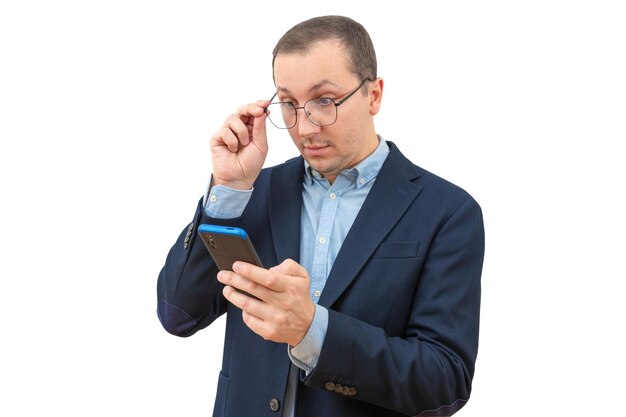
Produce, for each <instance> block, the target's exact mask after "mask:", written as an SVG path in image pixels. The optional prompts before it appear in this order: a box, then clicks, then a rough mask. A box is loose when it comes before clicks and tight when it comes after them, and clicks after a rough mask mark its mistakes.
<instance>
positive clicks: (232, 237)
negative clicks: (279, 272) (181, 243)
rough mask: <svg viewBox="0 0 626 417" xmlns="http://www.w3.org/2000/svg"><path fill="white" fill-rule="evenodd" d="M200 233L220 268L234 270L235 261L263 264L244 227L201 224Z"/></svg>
mask: <svg viewBox="0 0 626 417" xmlns="http://www.w3.org/2000/svg"><path fill="white" fill-rule="evenodd" d="M198 233H199V234H200V238H201V239H202V241H203V242H204V244H205V246H206V248H207V249H208V250H209V253H210V254H211V256H212V257H213V260H214V261H215V263H216V264H217V267H218V268H219V269H220V270H227V271H232V270H233V263H234V262H235V261H244V262H248V263H251V264H254V265H257V266H260V267H262V266H263V264H262V263H261V260H260V259H259V255H257V253H256V250H255V249H254V246H253V245H252V242H251V241H250V238H249V237H248V233H246V231H245V230H243V229H242V228H240V227H232V226H218V225H215V224H201V225H200V226H199V227H198Z"/></svg>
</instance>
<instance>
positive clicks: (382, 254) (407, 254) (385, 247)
mask: <svg viewBox="0 0 626 417" xmlns="http://www.w3.org/2000/svg"><path fill="white" fill-rule="evenodd" d="M418 247H419V242H384V243H382V244H381V245H380V246H379V247H378V249H376V252H374V255H372V257H373V258H416V257H417V249H418Z"/></svg>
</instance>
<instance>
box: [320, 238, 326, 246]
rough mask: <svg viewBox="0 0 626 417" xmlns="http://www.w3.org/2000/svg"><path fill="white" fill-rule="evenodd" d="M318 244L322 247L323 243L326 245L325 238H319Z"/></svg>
mask: <svg viewBox="0 0 626 417" xmlns="http://www.w3.org/2000/svg"><path fill="white" fill-rule="evenodd" d="M319 242H320V243H321V244H322V245H323V244H324V243H326V238H325V237H320V240H319Z"/></svg>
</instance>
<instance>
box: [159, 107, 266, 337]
mask: <svg viewBox="0 0 626 417" xmlns="http://www.w3.org/2000/svg"><path fill="white" fill-rule="evenodd" d="M262 105H267V102H265V101H259V102H257V103H256V104H249V105H246V106H242V107H240V108H239V109H238V110H237V113H236V114H233V115H231V116H229V117H228V118H227V119H226V121H225V122H224V125H223V126H222V128H221V129H220V130H219V131H218V132H217V133H215V134H214V135H213V136H212V137H211V156H212V161H213V176H212V185H214V186H215V192H214V193H211V194H210V196H209V199H208V200H209V201H208V202H207V204H208V207H206V211H205V207H203V202H202V201H201V202H200V203H199V204H198V207H197V209H196V213H195V215H194V218H193V220H192V222H191V223H190V224H189V225H188V227H186V228H185V230H183V232H182V233H181V235H180V236H179V238H178V240H177V242H176V243H175V244H174V246H173V247H172V249H171V250H170V252H169V254H168V256H167V259H166V262H165V265H164V267H163V269H162V270H161V273H160V274H159V279H158V283H157V297H158V304H157V313H158V316H159V320H160V321H161V323H162V325H163V327H164V328H165V329H166V330H167V331H168V332H170V333H172V334H175V335H178V336H190V335H192V334H194V333H195V332H196V331H198V330H199V329H202V328H204V327H206V326H208V325H209V324H210V323H212V322H213V320H215V319H216V318H217V317H218V316H219V315H221V314H222V313H224V311H225V310H226V306H227V302H226V300H225V299H224V297H223V296H222V288H223V286H222V285H221V284H220V283H219V282H218V281H217V280H216V275H217V272H218V271H217V267H216V266H215V264H214V262H213V260H212V259H211V257H210V256H209V255H208V253H207V250H206V248H205V247H204V244H203V243H202V242H201V240H200V238H199V237H198V235H197V228H198V226H199V225H200V224H201V223H214V224H227V225H237V224H238V222H239V221H240V220H241V219H240V218H233V219H230V220H228V221H225V220H221V218H226V217H236V216H240V215H241V212H242V210H238V211H237V212H236V213H235V214H234V215H233V216H228V213H229V212H231V209H232V206H233V205H232V204H230V205H229V204H228V199H230V200H231V201H232V200H233V196H234V195H236V194H237V192H236V191H234V189H239V190H249V189H250V188H251V187H252V183H253V182H254V181H255V180H256V178H257V177H258V175H259V172H260V170H261V167H262V165H263V162H264V161H265V156H266V155H267V138H266V135H265V118H266V117H267V115H266V114H265V112H264V110H263V107H262ZM222 186H224V187H230V188H232V189H233V190H232V191H231V192H229V190H228V189H223V188H224V187H222ZM220 188H221V189H220ZM229 194H230V196H229ZM247 194H248V195H247V196H245V197H244V199H243V200H242V199H240V198H234V199H235V200H237V201H239V203H237V204H235V206H237V205H240V204H243V207H245V202H247V200H248V199H249V193H247ZM224 197H225V199H224ZM241 201H245V202H244V203H241ZM211 206H213V207H211ZM224 207H226V209H225V210H224ZM209 215H210V216H209Z"/></svg>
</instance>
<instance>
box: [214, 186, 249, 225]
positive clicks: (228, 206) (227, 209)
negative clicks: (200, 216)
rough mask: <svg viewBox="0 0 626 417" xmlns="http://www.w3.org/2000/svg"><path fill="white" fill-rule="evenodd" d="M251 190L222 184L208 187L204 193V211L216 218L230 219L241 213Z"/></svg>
mask: <svg viewBox="0 0 626 417" xmlns="http://www.w3.org/2000/svg"><path fill="white" fill-rule="evenodd" d="M251 196H252V190H235V189H234V188H230V187H226V186H223V185H216V186H213V187H209V188H208V189H207V192H206V194H205V195H204V202H203V205H204V211H205V213H206V215H207V216H209V217H213V218H216V219H232V218H235V217H239V216H241V215H242V214H243V211H244V209H245V208H246V206H247V205H248V202H249V201H250V197H251Z"/></svg>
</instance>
